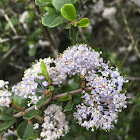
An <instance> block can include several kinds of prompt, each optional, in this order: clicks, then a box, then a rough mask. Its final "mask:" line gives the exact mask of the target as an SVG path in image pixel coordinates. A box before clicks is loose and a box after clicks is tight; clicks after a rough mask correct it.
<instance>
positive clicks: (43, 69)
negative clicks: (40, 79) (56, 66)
mask: <svg viewBox="0 0 140 140" xmlns="http://www.w3.org/2000/svg"><path fill="white" fill-rule="evenodd" d="M40 68H41V71H42V74H43V76H44V77H45V78H46V80H47V81H48V82H49V83H50V76H49V73H48V70H47V66H46V64H45V63H44V61H42V62H41V63H40Z"/></svg>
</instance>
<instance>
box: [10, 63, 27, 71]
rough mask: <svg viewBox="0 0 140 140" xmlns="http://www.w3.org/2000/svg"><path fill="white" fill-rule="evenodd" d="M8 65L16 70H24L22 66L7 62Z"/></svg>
mask: <svg viewBox="0 0 140 140" xmlns="http://www.w3.org/2000/svg"><path fill="white" fill-rule="evenodd" d="M9 65H10V66H12V67H14V68H16V69H19V70H25V68H23V67H22V66H19V65H17V64H14V63H11V62H9Z"/></svg>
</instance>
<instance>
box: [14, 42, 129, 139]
mask: <svg viewBox="0 0 140 140" xmlns="http://www.w3.org/2000/svg"><path fill="white" fill-rule="evenodd" d="M100 54H101V52H100V53H99V52H96V51H95V50H94V49H92V48H90V47H88V46H87V45H85V44H78V45H74V46H72V47H68V48H67V49H66V50H65V51H64V52H63V54H60V56H59V57H58V58H57V59H56V60H53V59H50V58H45V59H40V60H39V61H37V62H36V63H35V64H33V66H32V68H29V69H28V70H27V71H25V74H24V77H23V78H22V81H21V82H20V83H18V84H17V85H16V86H13V88H12V91H13V92H14V93H15V94H17V95H19V96H22V97H23V98H30V99H31V103H33V104H36V103H37V102H38V101H39V100H40V99H41V97H42V94H43V93H44V90H45V91H46V90H48V88H49V81H47V80H46V79H45V77H44V76H42V75H40V76H39V75H38V74H39V73H41V72H42V71H41V68H40V64H41V62H42V61H43V62H44V63H45V64H46V67H47V70H48V73H49V76H50V78H51V81H52V85H58V86H60V85H61V84H62V82H63V80H64V79H66V78H67V76H69V77H70V76H72V75H79V76H80V77H84V79H85V82H86V87H88V88H89V91H88V92H85V91H83V94H84V95H83V96H82V98H83V102H82V103H81V104H80V105H77V107H76V108H77V112H75V113H74V116H75V118H76V119H77V120H78V123H79V124H80V125H81V126H84V127H86V128H87V129H90V128H91V129H92V130H94V127H96V128H101V129H104V130H109V129H111V128H113V127H114V125H113V123H114V122H115V123H116V122H117V114H118V112H121V110H122V109H123V108H126V107H127V106H126V99H127V97H126V96H125V94H124V92H123V91H122V86H123V84H124V83H126V82H128V81H126V80H125V78H124V77H123V76H120V73H119V71H118V69H117V68H114V67H113V66H111V65H110V63H109V62H107V63H105V62H104V61H103V58H101V57H100ZM52 63H54V65H55V66H54V67H51V64H52ZM61 110H62V108H61V107H58V106H56V105H52V106H49V107H48V109H47V110H46V111H45V115H46V117H45V118H44V119H45V120H44V121H45V122H44V124H43V132H42V133H41V136H42V137H47V140H49V139H51V138H53V139H57V138H59V137H60V136H61V135H63V133H62V132H63V131H65V130H66V132H67V130H68V128H65V126H66V127H68V126H67V123H64V122H65V115H64V114H63V112H62V111H61ZM58 116H59V117H58ZM60 116H61V117H60ZM62 122H63V123H62ZM61 124H63V125H62V126H61ZM58 130H59V131H58ZM66 132H65V133H66Z"/></svg>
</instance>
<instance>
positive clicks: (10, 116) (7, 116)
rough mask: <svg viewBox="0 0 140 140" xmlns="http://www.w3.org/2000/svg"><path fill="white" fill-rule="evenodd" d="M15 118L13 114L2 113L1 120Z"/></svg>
mask: <svg viewBox="0 0 140 140" xmlns="http://www.w3.org/2000/svg"><path fill="white" fill-rule="evenodd" d="M13 119H15V118H14V117H13V116H12V115H11V114H7V113H5V114H0V120H3V121H10V120H13Z"/></svg>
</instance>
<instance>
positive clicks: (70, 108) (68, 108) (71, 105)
mask: <svg viewBox="0 0 140 140" xmlns="http://www.w3.org/2000/svg"><path fill="white" fill-rule="evenodd" d="M72 109H73V103H72V101H68V102H67V105H66V106H65V111H71V110H72Z"/></svg>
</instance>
